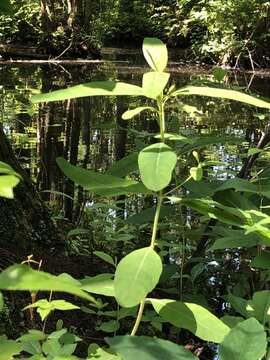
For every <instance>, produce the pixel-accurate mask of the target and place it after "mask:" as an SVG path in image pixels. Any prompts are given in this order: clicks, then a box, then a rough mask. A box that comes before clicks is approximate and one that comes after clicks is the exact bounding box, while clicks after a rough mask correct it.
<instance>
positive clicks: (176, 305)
mask: <svg viewBox="0 0 270 360" xmlns="http://www.w3.org/2000/svg"><path fill="white" fill-rule="evenodd" d="M150 301H151V303H152V305H153V307H154V309H155V311H156V312H157V313H158V314H159V315H160V316H161V317H162V318H163V319H164V320H166V321H168V322H169V323H171V324H172V325H174V326H176V327H179V328H184V329H187V330H189V331H191V332H192V333H193V334H194V335H196V336H197V337H199V338H200V339H202V340H206V341H212V342H215V343H220V342H222V341H223V339H224V337H225V335H227V333H228V332H229V331H230V329H229V327H228V326H227V325H225V324H224V323H223V322H222V321H221V320H219V319H218V318H217V317H216V316H215V315H213V314H212V313H210V311H208V310H207V309H205V308H203V307H202V306H200V305H197V304H192V303H183V302H180V301H174V300H167V299H150Z"/></svg>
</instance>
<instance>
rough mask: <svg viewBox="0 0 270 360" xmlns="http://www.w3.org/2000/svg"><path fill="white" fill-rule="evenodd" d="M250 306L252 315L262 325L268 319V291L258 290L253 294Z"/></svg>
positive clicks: (269, 293) (269, 309) (269, 318)
mask: <svg viewBox="0 0 270 360" xmlns="http://www.w3.org/2000/svg"><path fill="white" fill-rule="evenodd" d="M251 307H252V308H253V310H254V312H252V315H253V316H254V317H256V319H257V320H258V321H259V322H260V323H261V324H263V325H265V323H266V322H268V323H269V321H270V291H269V290H264V291H258V292H255V294H253V297H252V301H251Z"/></svg>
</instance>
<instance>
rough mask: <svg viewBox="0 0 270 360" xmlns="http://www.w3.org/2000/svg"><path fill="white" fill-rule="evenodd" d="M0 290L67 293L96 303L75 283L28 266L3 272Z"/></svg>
mask: <svg viewBox="0 0 270 360" xmlns="http://www.w3.org/2000/svg"><path fill="white" fill-rule="evenodd" d="M0 290H27V291H39V290H40V291H56V292H66V293H69V294H73V295H76V296H79V297H81V298H84V299H86V300H89V301H91V302H95V300H94V298H93V297H92V296H91V295H89V294H87V293H86V292H85V291H83V290H81V289H80V288H79V286H78V287H77V286H75V283H74V282H73V281H69V280H68V279H67V278H60V277H59V276H54V275H51V274H48V273H45V272H43V271H38V270H33V269H31V268H30V267H29V266H27V265H13V266H10V267H9V268H7V269H6V270H4V271H3V272H1V274H0Z"/></svg>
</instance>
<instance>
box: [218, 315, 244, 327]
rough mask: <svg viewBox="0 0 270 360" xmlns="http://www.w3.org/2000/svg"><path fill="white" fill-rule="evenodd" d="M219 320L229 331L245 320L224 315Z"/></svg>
mask: <svg viewBox="0 0 270 360" xmlns="http://www.w3.org/2000/svg"><path fill="white" fill-rule="evenodd" d="M220 320H221V321H222V322H224V324H225V325H227V326H228V327H229V328H230V329H232V328H234V327H235V326H236V325H237V324H239V323H240V322H243V321H244V320H245V319H243V318H242V317H240V316H230V315H225V316H223V317H222V318H221V319H220Z"/></svg>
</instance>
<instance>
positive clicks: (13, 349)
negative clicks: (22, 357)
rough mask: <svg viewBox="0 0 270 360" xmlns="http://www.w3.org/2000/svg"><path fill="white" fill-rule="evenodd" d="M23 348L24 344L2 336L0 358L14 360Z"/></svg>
mask: <svg viewBox="0 0 270 360" xmlns="http://www.w3.org/2000/svg"><path fill="white" fill-rule="evenodd" d="M22 349H23V347H22V344H19V343H17V342H16V341H14V340H8V339H7V338H6V337H5V336H0V360H13V359H14V356H15V355H19V354H20V352H21V351H22Z"/></svg>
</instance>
